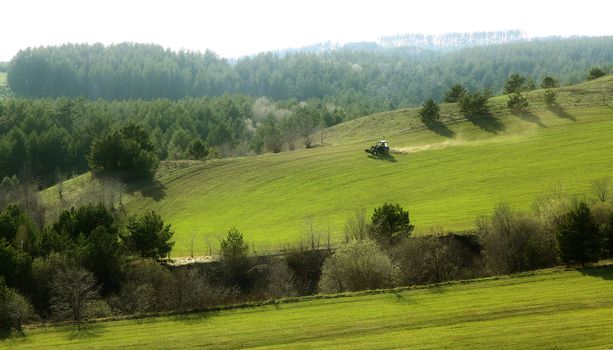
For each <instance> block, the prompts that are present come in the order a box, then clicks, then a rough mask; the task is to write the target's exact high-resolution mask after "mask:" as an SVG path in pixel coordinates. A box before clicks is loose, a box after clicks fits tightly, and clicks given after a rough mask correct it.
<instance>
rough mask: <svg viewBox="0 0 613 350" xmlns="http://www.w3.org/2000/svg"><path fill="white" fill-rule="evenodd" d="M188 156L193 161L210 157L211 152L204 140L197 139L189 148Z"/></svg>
mask: <svg viewBox="0 0 613 350" xmlns="http://www.w3.org/2000/svg"><path fill="white" fill-rule="evenodd" d="M187 154H188V155H189V156H190V157H191V158H192V159H204V158H206V156H208V155H209V150H208V149H207V147H206V144H205V143H204V142H203V141H202V139H200V138H197V139H194V140H193V141H192V142H191V143H190V144H189V146H188V148H187Z"/></svg>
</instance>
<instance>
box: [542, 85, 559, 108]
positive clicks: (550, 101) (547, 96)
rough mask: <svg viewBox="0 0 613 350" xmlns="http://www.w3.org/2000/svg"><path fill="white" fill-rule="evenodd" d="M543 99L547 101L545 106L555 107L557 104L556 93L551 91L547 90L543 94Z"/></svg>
mask: <svg viewBox="0 0 613 350" xmlns="http://www.w3.org/2000/svg"><path fill="white" fill-rule="evenodd" d="M543 99H544V100H545V104H547V105H548V106H555V104H556V103H557V97H556V92H555V91H553V90H551V89H547V90H545V92H544V93H543Z"/></svg>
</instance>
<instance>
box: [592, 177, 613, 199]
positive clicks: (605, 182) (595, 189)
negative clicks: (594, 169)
mask: <svg viewBox="0 0 613 350" xmlns="http://www.w3.org/2000/svg"><path fill="white" fill-rule="evenodd" d="M592 193H593V194H594V195H595V196H596V198H598V200H599V201H601V202H603V203H604V202H606V201H607V200H608V199H609V194H610V193H611V178H609V177H603V178H601V179H596V180H594V181H592Z"/></svg>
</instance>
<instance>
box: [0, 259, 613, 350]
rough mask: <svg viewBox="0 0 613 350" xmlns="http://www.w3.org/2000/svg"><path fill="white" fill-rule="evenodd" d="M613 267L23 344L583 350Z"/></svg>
mask: <svg viewBox="0 0 613 350" xmlns="http://www.w3.org/2000/svg"><path fill="white" fill-rule="evenodd" d="M611 279H613V268H612V267H611V266H609V267H600V268H589V269H582V270H578V271H577V270H568V271H564V270H563V269H551V270H544V271H539V272H533V273H527V274H522V275H517V276H510V277H498V278H488V279H485V280H482V281H477V282H470V283H451V284H447V285H439V286H435V287H431V288H423V289H399V290H395V291H389V292H383V293H377V292H374V293H369V292H366V293H360V294H357V295H355V296H347V297H344V296H330V297H324V298H319V297H315V298H306V299H304V300H303V301H298V302H293V303H280V304H274V305H269V306H257V307H256V306H254V307H245V308H238V309H234V310H225V311H214V312H207V313H200V314H191V315H183V316H167V317H158V318H147V319H134V320H122V321H114V322H101V323H97V324H94V325H92V326H91V327H90V328H89V329H88V330H87V331H86V332H81V333H79V334H76V333H75V332H73V331H71V328H69V327H66V326H64V327H41V328H36V329H29V330H26V334H27V337H24V338H16V339H11V340H5V341H3V342H0V348H19V349H42V348H61V349H84V348H87V349H107V348H108V349H120V348H121V349H123V348H147V349H173V348H178V347H179V348H182V349H239V348H240V349H247V348H248V349H297V348H300V349H329V348H334V349H383V348H385V349H425V348H428V349H432V348H439V349H458V348H463V349H475V348H478V349H481V348H491V347H492V346H493V344H495V346H496V347H497V348H501V349H506V348H517V349H578V348H602V349H605V348H609V347H611V345H612V344H613V289H612V288H611Z"/></svg>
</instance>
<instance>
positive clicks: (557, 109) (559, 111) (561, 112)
mask: <svg viewBox="0 0 613 350" xmlns="http://www.w3.org/2000/svg"><path fill="white" fill-rule="evenodd" d="M547 109H548V110H549V111H551V113H553V114H555V115H556V116H558V118H562V119H568V120H572V121H574V122H576V121H577V118H575V117H573V116H572V115H570V114H569V113H568V112H566V110H565V109H564V108H563V107H562V106H560V105H559V104H557V103H556V104H554V105H552V106H547Z"/></svg>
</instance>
